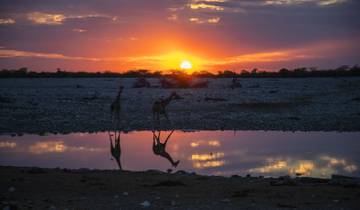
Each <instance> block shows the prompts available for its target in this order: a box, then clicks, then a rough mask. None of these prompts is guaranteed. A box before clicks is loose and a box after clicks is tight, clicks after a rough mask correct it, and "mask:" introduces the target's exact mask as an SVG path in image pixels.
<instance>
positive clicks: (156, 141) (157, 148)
mask: <svg viewBox="0 0 360 210" xmlns="http://www.w3.org/2000/svg"><path fill="white" fill-rule="evenodd" d="M152 132H153V145H152V149H153V152H154V154H155V155H159V156H161V157H163V158H165V159H167V160H168V161H169V162H170V163H171V165H172V166H173V167H177V166H178V164H179V162H180V161H179V160H178V161H174V160H173V158H172V157H171V155H170V154H169V153H168V152H167V151H166V145H167V143H168V141H169V139H170V137H171V135H172V134H173V132H174V130H172V131H171V132H170V134H169V135H168V136H167V137H166V139H165V141H164V143H161V140H160V136H161V131H160V130H159V131H152ZM156 132H157V133H158V134H157V135H156Z"/></svg>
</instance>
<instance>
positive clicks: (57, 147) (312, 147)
mask: <svg viewBox="0 0 360 210" xmlns="http://www.w3.org/2000/svg"><path fill="white" fill-rule="evenodd" d="M170 134H171V132H170V131H163V132H161V133H160V134H159V133H155V137H158V136H160V137H159V138H158V140H160V142H161V143H164V142H165V140H166V139H167V138H168V137H169V138H168V142H167V144H166V147H165V148H163V149H164V150H161V148H160V150H159V149H156V148H154V147H153V144H154V142H155V144H157V143H158V142H157V141H156V140H157V138H154V133H153V132H151V131H141V132H130V133H121V135H120V147H121V152H120V164H121V166H122V168H123V169H124V170H132V171H142V170H148V169H157V170H163V171H166V170H167V169H169V168H172V169H173V170H174V171H175V170H186V171H191V172H192V171H193V172H196V173H199V174H207V175H225V176H229V175H233V174H238V175H246V174H252V175H264V176H280V175H285V174H290V175H295V174H296V173H298V174H302V175H305V176H313V177H329V176H331V174H343V175H351V176H360V165H359V164H360V133H359V132H355V133H337V132H278V131H270V132H266V131H236V132H234V131H198V132H183V131H175V132H173V133H172V134H171V135H170ZM112 138H114V136H112ZM114 145H115V144H113V146H114ZM155 147H156V146H155ZM161 151H162V152H161ZM177 161H179V162H178V165H177V167H176V168H175V167H174V166H175V165H176V163H177ZM174 163H175V165H174ZM0 165H3V166H4V165H11V166H37V167H48V168H55V167H61V168H92V169H117V168H118V164H117V163H116V161H115V160H114V159H113V158H112V156H111V152H110V140H109V133H107V132H104V133H97V134H88V133H74V134H68V135H47V136H38V135H24V136H20V137H19V136H17V137H10V136H0Z"/></svg>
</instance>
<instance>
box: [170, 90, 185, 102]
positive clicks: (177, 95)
mask: <svg viewBox="0 0 360 210" xmlns="http://www.w3.org/2000/svg"><path fill="white" fill-rule="evenodd" d="M171 97H172V98H173V99H174V100H177V99H183V97H181V96H179V94H177V93H176V92H175V91H174V92H172V93H171Z"/></svg>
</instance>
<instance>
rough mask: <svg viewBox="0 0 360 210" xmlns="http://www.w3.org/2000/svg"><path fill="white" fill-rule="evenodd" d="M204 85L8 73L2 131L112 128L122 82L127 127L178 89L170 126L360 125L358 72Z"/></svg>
mask: <svg viewBox="0 0 360 210" xmlns="http://www.w3.org/2000/svg"><path fill="white" fill-rule="evenodd" d="M209 81H210V86H209V87H208V88H201V89H162V88H158V87H156V86H159V84H158V80H157V79H151V80H150V82H151V85H152V86H154V88H132V84H133V82H134V79H119V78H92V79H54V78H52V79H2V80H1V82H0V96H1V98H0V99H1V100H0V110H1V111H0V133H1V134H13V133H15V134H16V133H17V134H20V133H37V134H42V133H47V132H51V133H69V132H98V131H106V130H108V129H110V128H111V127H112V126H111V123H110V120H109V119H110V111H109V105H110V103H111V102H112V100H113V99H114V97H115V96H116V92H117V88H118V86H119V84H121V85H123V86H125V89H124V93H123V101H122V103H123V113H124V116H123V120H122V128H123V129H124V130H129V131H130V130H148V129H151V128H152V127H153V123H152V113H151V107H152V104H153V102H154V101H155V100H157V99H158V98H160V97H162V96H168V95H169V94H170V93H171V92H172V91H176V92H177V93H178V94H179V95H181V96H182V97H184V99H182V100H176V101H174V102H173V103H171V104H170V106H169V107H168V108H169V115H170V119H171V124H170V123H163V124H164V126H163V128H164V129H171V128H174V129H179V130H186V129H197V130H222V129H224V130H233V129H236V130H289V131H295V130H301V131H359V130H360V106H359V104H360V94H359V90H360V78H304V79H300V78H297V79H276V78H274V79H242V80H241V83H242V85H243V87H242V88H237V89H234V90H232V89H231V88H229V84H230V81H231V79H209Z"/></svg>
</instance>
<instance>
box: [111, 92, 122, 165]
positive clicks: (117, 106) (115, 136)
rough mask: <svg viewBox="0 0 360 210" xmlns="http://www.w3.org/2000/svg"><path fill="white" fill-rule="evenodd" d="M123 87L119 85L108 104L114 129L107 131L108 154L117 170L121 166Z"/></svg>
mask: <svg viewBox="0 0 360 210" xmlns="http://www.w3.org/2000/svg"><path fill="white" fill-rule="evenodd" d="M123 89H124V87H123V86H120V88H119V91H118V93H117V96H116V98H115V100H114V101H113V102H112V103H111V105H110V110H111V121H112V123H113V124H114V131H113V133H111V131H109V132H108V135H109V141H110V154H111V156H112V157H113V158H114V159H115V161H116V163H117V165H118V167H119V170H120V171H122V166H121V160H120V158H121V144H120V135H121V129H120V114H121V93H122V92H123Z"/></svg>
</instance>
